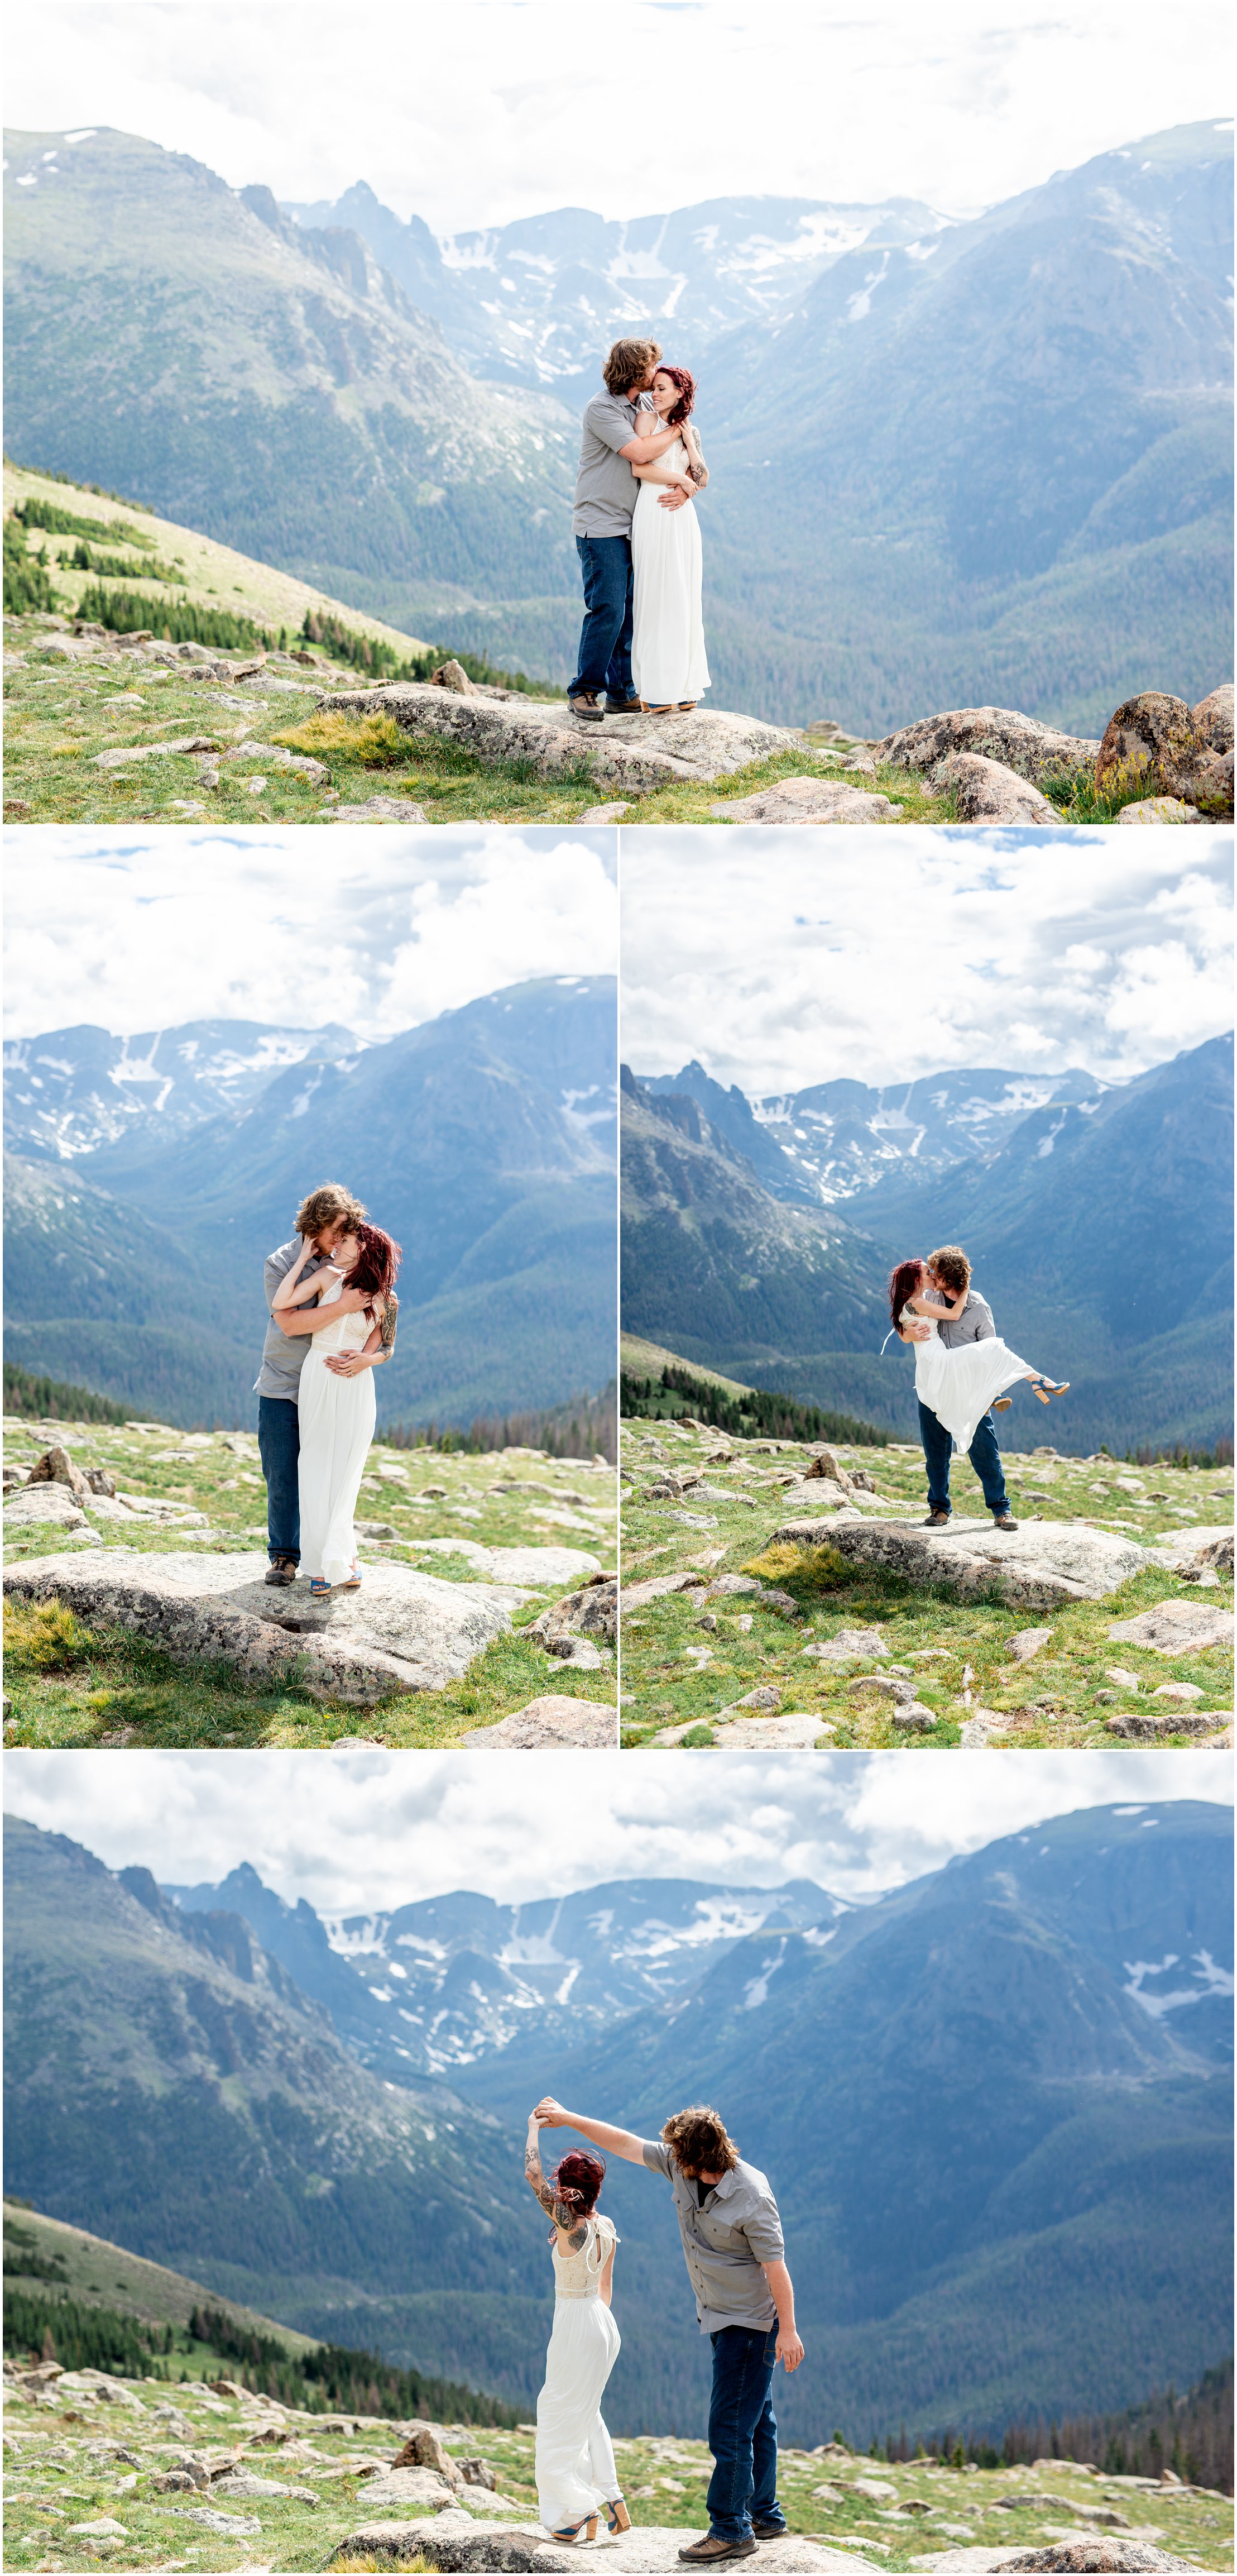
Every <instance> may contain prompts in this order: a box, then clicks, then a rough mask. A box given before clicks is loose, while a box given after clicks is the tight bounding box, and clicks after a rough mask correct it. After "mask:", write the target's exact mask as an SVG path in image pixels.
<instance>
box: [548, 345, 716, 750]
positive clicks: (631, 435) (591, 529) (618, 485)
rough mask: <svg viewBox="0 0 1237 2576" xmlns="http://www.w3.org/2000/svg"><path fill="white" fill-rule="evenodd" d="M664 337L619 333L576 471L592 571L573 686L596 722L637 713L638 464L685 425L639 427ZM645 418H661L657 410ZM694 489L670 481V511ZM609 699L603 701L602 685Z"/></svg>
mask: <svg viewBox="0 0 1237 2576" xmlns="http://www.w3.org/2000/svg"><path fill="white" fill-rule="evenodd" d="M660 356H661V350H660V348H659V347H658V345H657V342H656V340H616V341H615V343H614V347H613V348H612V349H611V351H610V355H609V357H608V358H607V360H606V363H605V365H604V367H603V368H602V375H603V377H604V379H605V387H606V390H605V392H604V393H603V394H594V396H593V399H592V401H591V403H590V404H589V406H588V409H587V411H586V412H585V415H584V428H583V433H582V436H581V440H580V467H579V472H578V474H577V476H576V501H575V512H574V516H573V518H572V522H571V524H572V527H573V528H574V530H575V540H576V553H577V554H578V556H579V558H580V569H581V571H582V573H583V575H584V612H585V613H584V625H583V627H582V629H581V633H580V664H579V669H578V670H577V672H576V676H575V678H574V680H573V681H572V683H571V686H570V688H569V689H568V691H567V703H568V705H569V706H570V707H571V709H572V711H573V713H574V714H575V715H577V716H581V717H583V718H584V719H585V721H586V722H587V723H589V724H601V723H602V722H603V720H604V717H605V716H607V715H618V716H621V715H633V714H634V713H635V712H636V710H637V709H638V707H639V704H640V701H639V699H638V698H637V697H634V696H633V695H632V686H631V522H632V515H633V512H634V510H635V506H636V500H637V497H638V495H639V491H640V486H639V484H638V483H637V481H636V478H635V475H634V474H633V473H632V470H631V469H632V466H633V465H651V464H652V463H653V462H654V460H655V459H656V458H657V457H659V456H664V454H665V452H666V449H667V448H668V447H672V446H673V445H674V442H675V440H676V438H677V437H678V435H679V433H678V431H677V429H654V430H652V431H651V432H649V433H648V434H647V435H646V434H644V433H643V431H640V432H638V431H637V421H638V418H639V415H640V402H641V396H642V395H644V394H646V393H647V392H648V390H649V387H650V385H651V384H652V382H653V378H654V376H655V374H656V372H657V361H658V359H659V358H660ZM645 417H646V418H647V419H649V420H653V421H655V420H656V417H657V415H656V413H655V412H653V411H651V410H650V411H648V412H647V413H646V415H645ZM686 501H687V494H686V493H685V492H684V491H682V490H681V489H680V488H679V487H677V486H671V485H668V486H667V488H666V490H665V491H664V492H663V493H662V494H661V495H660V504H661V507H662V509H663V510H681V509H682V508H683V507H684V506H685V504H686ZM603 690H604V692H605V705H604V707H603V706H602V703H601V700H602V692H603Z"/></svg>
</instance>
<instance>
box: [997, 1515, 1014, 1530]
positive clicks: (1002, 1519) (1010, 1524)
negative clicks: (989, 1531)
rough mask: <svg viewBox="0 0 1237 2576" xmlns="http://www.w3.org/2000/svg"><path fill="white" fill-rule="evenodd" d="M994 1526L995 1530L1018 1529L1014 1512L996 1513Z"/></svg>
mask: <svg viewBox="0 0 1237 2576" xmlns="http://www.w3.org/2000/svg"><path fill="white" fill-rule="evenodd" d="M992 1526H993V1528H994V1529H1017V1527H1018V1523H1017V1521H1016V1520H1015V1519H1014V1516H1013V1513H1012V1512H994V1513H993V1515H992Z"/></svg>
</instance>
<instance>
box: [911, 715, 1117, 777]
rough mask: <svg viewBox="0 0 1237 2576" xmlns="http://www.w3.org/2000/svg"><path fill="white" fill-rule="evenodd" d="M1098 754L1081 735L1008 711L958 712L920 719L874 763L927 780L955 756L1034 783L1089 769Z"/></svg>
mask: <svg viewBox="0 0 1237 2576" xmlns="http://www.w3.org/2000/svg"><path fill="white" fill-rule="evenodd" d="M1098 750H1099V744H1098V743H1097V742H1091V741H1087V740H1085V739H1084V738H1083V737H1082V736H1081V735H1078V734H1072V733H1058V731H1057V730H1056V727H1055V726H1054V725H1046V724H1040V722H1039V720H1038V718H1037V717H1035V716H1024V715H1019V714H1018V712H1017V710H1016V709H1015V708H1012V707H956V708H954V709H952V710H951V712H950V713H948V714H947V715H940V716H922V717H921V718H920V720H919V722H918V723H917V724H910V725H902V726H901V727H900V729H899V730H898V732H897V733H890V734H886V736H885V738H884V741H883V742H878V743H876V744H875V745H874V746H873V754H872V756H873V759H874V760H877V761H882V762H884V763H885V764H886V766H887V767H889V768H891V769H917V770H920V771H921V772H922V773H923V774H924V775H925V776H926V775H928V774H929V773H930V772H935V770H936V769H937V768H938V766H939V764H940V763H941V761H943V760H948V759H949V758H950V757H951V756H952V755H953V754H954V753H957V752H973V753H975V754H977V755H978V757H979V758H980V759H981V760H990V761H999V762H1000V763H1001V764H1002V766H1003V767H1004V768H1006V769H1013V770H1016V772H1017V774H1018V776H1019V778H1027V779H1030V780H1031V781H1032V783H1033V784H1038V782H1039V781H1040V779H1042V778H1044V777H1048V776H1053V775H1056V774H1057V773H1059V772H1061V771H1067V770H1071V769H1083V768H1087V769H1089V768H1090V767H1091V766H1092V764H1093V762H1094V760H1095V756H1096V753H1097V752H1098Z"/></svg>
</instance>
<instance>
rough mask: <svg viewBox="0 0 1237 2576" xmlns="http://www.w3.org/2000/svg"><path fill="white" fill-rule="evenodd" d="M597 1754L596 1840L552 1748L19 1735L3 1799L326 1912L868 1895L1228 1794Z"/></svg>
mask: <svg viewBox="0 0 1237 2576" xmlns="http://www.w3.org/2000/svg"><path fill="white" fill-rule="evenodd" d="M548 1767H549V1768H550V1769H552V1768H553V1765H552V1764H551V1765H549V1766H548ZM587 1769H588V1793H589V1831H588V1833H587V1834H586V1835H583V1836H582V1835H581V1833H580V1830H579V1814H578V1809H577V1804H576V1801H575V1798H574V1797H572V1798H569V1799H566V1800H564V1799H555V1798H553V1797H549V1796H547V1794H546V1786H547V1764H546V1763H545V1762H543V1761H540V1760H533V1761H530V1762H521V1761H519V1760H517V1759H515V1758H514V1757H512V1758H499V1759H498V1760H495V1758H494V1756H493V1755H492V1754H486V1753H475V1754H474V1753H452V1754H445V1755H439V1754H433V1753H419V1754H417V1755H416V1757H415V1758H414V1759H412V1760H410V1759H409V1757H408V1755H407V1754H406V1753H388V1752H386V1751H384V1750H383V1749H382V1748H380V1747H379V1748H375V1749H373V1750H371V1751H366V1752H363V1753H362V1752H350V1753H300V1754H298V1755H297V1756H296V1759H295V1760H294V1761H289V1759H288V1757H287V1755H286V1754H283V1753H260V1752H255V1753H246V1754H244V1755H243V1756H241V1757H239V1758H238V1757H237V1756H236V1755H235V1754H228V1753H171V1752H169V1753H138V1752H129V1753H125V1754H124V1755H122V1756H121V1757H120V1758H119V1759H117V1757H116V1756H115V1755H114V1754H110V1753H69V1752H56V1753H35V1752H18V1753H9V1754H7V1755H6V1757H5V1803H6V1806H7V1807H8V1808H9V1810H10V1811H11V1812H13V1813H16V1814H18V1815H21V1816H25V1817H28V1818H29V1819H30V1820H31V1822H32V1823H34V1824H37V1825H41V1826H43V1827H44V1828H45V1829H46V1830H48V1831H50V1832H54V1833H61V1834H67V1835H68V1836H69V1837H70V1839H71V1840H73V1841H75V1842H81V1843H85V1844H86V1846H87V1847H88V1849H89V1850H91V1851H93V1852H94V1853H96V1854H97V1856H98V1857H99V1858H100V1859H101V1860H104V1861H106V1862H107V1864H108V1866H109V1867H110V1868H112V1869H120V1868H123V1867H125V1866H126V1865H127V1864H129V1863H130V1862H144V1863H145V1864H146V1866H147V1868H149V1869H153V1871H154V1872H155V1875H156V1876H157V1877H159V1878H162V1879H166V1880H169V1881H171V1882H172V1883H173V1884H184V1883H185V1882H187V1881H188V1882H196V1881H198V1880H202V1879H214V1880H217V1879H219V1878H222V1877H223V1876H224V1875H225V1874H226V1872H227V1871H228V1870H229V1869H231V1868H232V1867H233V1866H234V1865H235V1864H236V1863H237V1862H238V1861H241V1860H248V1861H249V1862H251V1864H252V1866H253V1867H254V1868H255V1869H256V1870H257V1871H258V1874H259V1876H260V1877H262V1878H264V1879H265V1880H266V1882H267V1884H268V1885H270V1886H273V1887H275V1888H277V1889H278V1890H279V1893H280V1894H281V1895H282V1896H284V1897H285V1898H287V1900H288V1901H289V1902H290V1903H293V1902H295V1900H296V1899H297V1897H299V1896H304V1897H306V1898H307V1899H308V1900H309V1902H310V1903H311V1904H313V1905H315V1906H317V1907H319V1908H320V1909H321V1910H323V1911H324V1912H327V1913H333V1912H336V1911H340V1912H348V1911H361V1912H369V1911H371V1910H372V1909H374V1908H377V1907H380V1906H388V1905H395V1904H400V1903H404V1902H407V1901H408V1899H410V1898H411V1897H413V1896H417V1897H426V1896H436V1895H442V1894H444V1893H446V1892H447V1891H448V1890H450V1889H452V1888H482V1889H484V1890H485V1892H486V1893H487V1894H488V1895H491V1896H493V1897H494V1898H495V1899H496V1900H497V1901H498V1902H500V1903H514V1902H517V1901H522V1900H524V1899H526V1898H529V1897H532V1896H544V1895H547V1894H562V1893H564V1892H565V1891H567V1890H569V1889H572V1888H577V1887H590V1886H595V1885H596V1884H597V1883H598V1882H599V1881H602V1880H605V1879H611V1878H615V1879H624V1878H645V1877H647V1878H695V1879H700V1878H704V1879H709V1880H712V1881H713V1882H714V1883H715V1884H716V1883H719V1882H720V1883H726V1884H730V1885H733V1886H742V1887H776V1886H779V1885H782V1884H783V1883H784V1882H785V1881H786V1880H787V1879H791V1878H810V1879H814V1880H815V1881H816V1882H817V1884H818V1885H820V1886H824V1887H829V1888H832V1889H833V1890H834V1891H835V1892H836V1893H838V1894H840V1895H849V1896H852V1897H859V1896H864V1895H874V1894H875V1893H876V1892H877V1891H878V1890H879V1889H881V1888H885V1887H892V1886H896V1885H901V1884H902V1883H904V1882H905V1881H906V1880H907V1879H909V1878H914V1877H917V1876H919V1875H920V1874H921V1873H922V1872H923V1871H924V1870H929V1869H939V1868H941V1867H943V1865H944V1864H945V1862H946V1861H948V1860H949V1859H951V1858H952V1856H953V1854H954V1853H955V1852H968V1851H976V1850H978V1849H980V1848H981V1846H982V1845H983V1844H985V1843H990V1842H994V1841H996V1840H997V1839H998V1838H999V1837H1000V1836H1001V1835H1002V1834H1007V1833H1015V1832H1017V1831H1019V1830H1020V1829H1023V1828H1025V1827H1027V1826H1029V1825H1032V1824H1038V1823H1042V1822H1043V1821H1044V1820H1045V1818H1047V1817H1049V1816H1059V1815H1065V1814H1068V1813H1070V1812H1072V1811H1073V1810H1074V1809H1076V1808H1080V1807H1092V1806H1107V1805H1117V1804H1119V1805H1124V1806H1130V1805H1137V1804H1138V1803H1139V1802H1148V1803H1149V1802H1153V1801H1157V1800H1161V1799H1165V1798H1175V1797H1182V1798H1203V1799H1209V1800H1214V1801H1216V1802H1220V1803H1227V1802H1229V1801H1230V1800H1231V1797H1232V1764H1231V1760H1230V1759H1229V1757H1228V1756H1227V1755H1226V1754H1223V1753H1215V1754H1212V1753H1193V1754H1190V1755H1189V1756H1188V1758H1187V1757H1185V1756H1183V1755H1182V1754H1180V1753H1145V1754H1144V1753H1137V1752H1134V1751H1129V1752H1121V1753H1062V1754H1054V1753H1048V1752H1044V1753H1037V1754H1035V1755H1034V1757H1033V1758H1030V1759H1019V1758H1018V1757H1017V1756H1016V1755H1015V1756H1014V1757H1013V1758H1006V1759H1005V1760H994V1759H993V1757H992V1755H991V1754H985V1753H952V1754H951V1755H950V1756H949V1759H948V1761H945V1762H939V1761H934V1760H933V1759H932V1757H931V1756H930V1755H925V1754H922V1753H877V1754H871V1755H867V1754H861V1753H843V1754H835V1755H828V1754H817V1755H814V1756H813V1757H812V1759H811V1761H810V1762H808V1761H805V1760H804V1758H803V1756H802V1754H794V1753H791V1754H777V1753H760V1754H741V1753H727V1754H719V1755H718V1756H717V1757H716V1759H715V1760H714V1761H712V1762H705V1763H702V1762H698V1761H696V1760H695V1759H694V1757H693V1756H692V1755H691V1754H673V1753H670V1754H663V1755H661V1756H659V1758H658V1759H657V1760H656V1761H655V1762H654V1761H643V1762H642V1761H633V1760H632V1759H631V1757H630V1756H629V1755H624V1754H614V1755H609V1754H595V1755H593V1756H592V1757H591V1758H590V1760H589V1763H588V1765H587Z"/></svg>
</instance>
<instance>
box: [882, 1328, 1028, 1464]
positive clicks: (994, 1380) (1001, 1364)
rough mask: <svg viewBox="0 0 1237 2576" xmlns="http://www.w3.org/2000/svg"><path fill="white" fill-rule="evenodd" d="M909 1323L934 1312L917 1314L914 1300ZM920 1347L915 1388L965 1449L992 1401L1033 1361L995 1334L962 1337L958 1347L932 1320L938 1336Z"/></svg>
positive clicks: (957, 1444) (918, 1344) (934, 1334)
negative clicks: (980, 1337)
mask: <svg viewBox="0 0 1237 2576" xmlns="http://www.w3.org/2000/svg"><path fill="white" fill-rule="evenodd" d="M901 1321H902V1322H903V1323H904V1324H928V1323H932V1318H931V1316H930V1315H917V1314H916V1312H915V1309H914V1307H913V1306H904V1307H903V1309H902V1315H901ZM912 1348H913V1350H914V1353H915V1393H916V1395H917V1396H918V1398H919V1401H920V1403H921V1404H926V1405H927V1408H928V1411H929V1413H934V1414H935V1415H936V1418H937V1421H938V1422H943V1423H944V1426H945V1429H946V1430H947V1431H951V1432H952V1433H953V1438H954V1446H955V1448H956V1449H958V1450H960V1451H961V1452H962V1453H963V1454H964V1455H965V1453H966V1451H967V1450H968V1449H969V1448H970V1445H971V1442H972V1440H973V1439H974V1437H975V1434H976V1432H977V1430H978V1428H979V1425H980V1423H981V1422H982V1421H983V1418H984V1415H985V1413H986V1412H987V1410H988V1407H989V1405H990V1404H991V1403H992V1402H993V1400H994V1398H995V1397H996V1396H998V1395H1003V1394H1004V1392H1005V1389H1006V1387H1007V1386H1015V1385H1016V1384H1017V1382H1018V1379H1019V1378H1020V1377H1025V1376H1026V1374H1027V1368H1028V1362H1027V1361H1026V1360H1020V1359H1019V1357H1018V1354H1017V1352H1016V1351H1011V1349H1010V1347H1009V1344H1008V1342H1003V1341H1002V1340H1001V1339H1000V1336H999V1335H998V1334H995V1333H994V1334H992V1335H991V1336H990V1338H989V1339H988V1340H987V1341H983V1342H959V1343H958V1344H957V1345H956V1346H955V1348H954V1349H953V1350H950V1349H949V1347H948V1345H947V1344H946V1343H945V1342H943V1341H942V1340H941V1336H940V1327H939V1325H937V1324H932V1338H931V1340H930V1341H927V1342H915V1343H913V1344H912Z"/></svg>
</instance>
